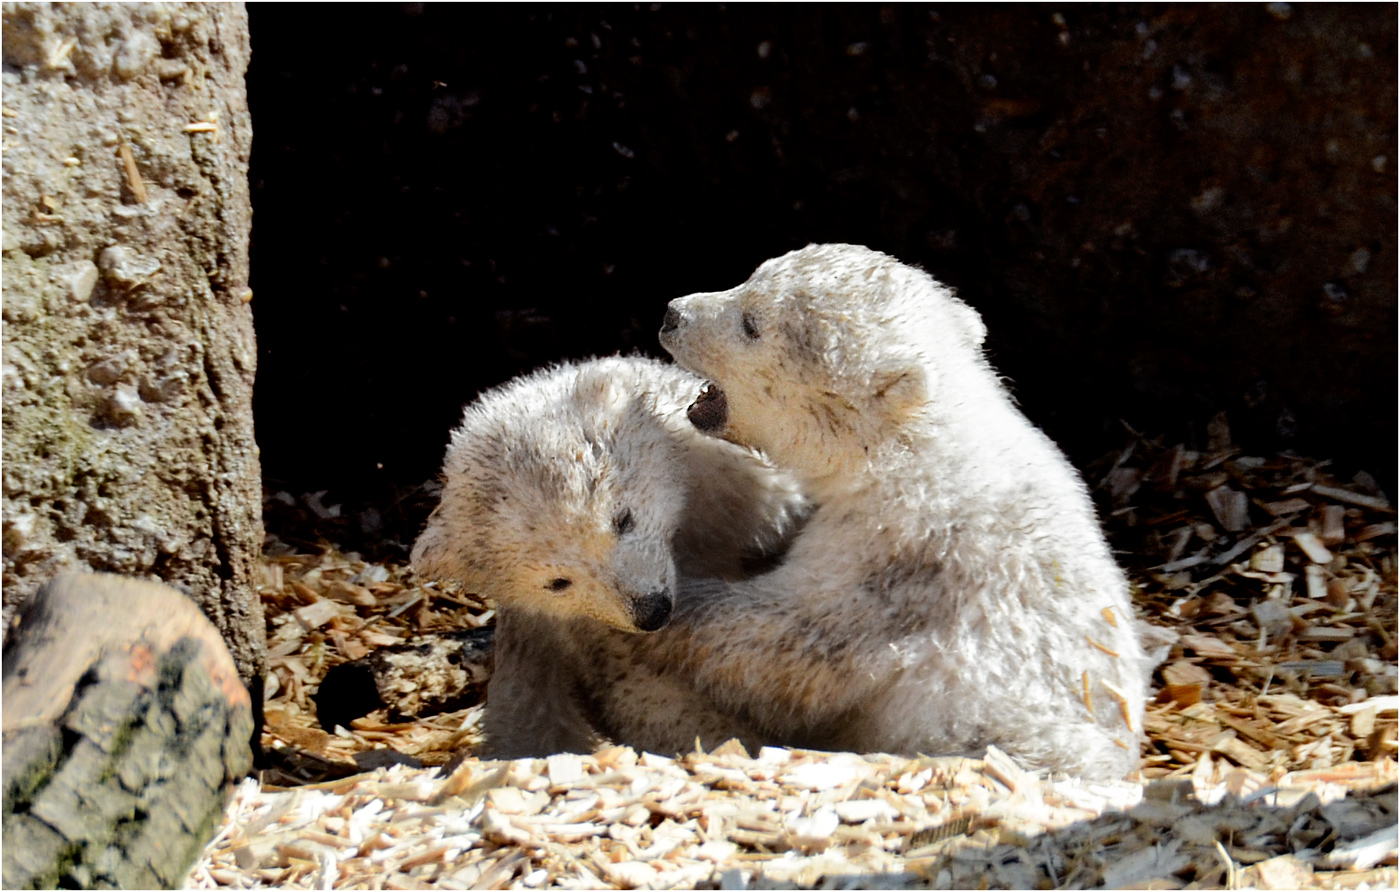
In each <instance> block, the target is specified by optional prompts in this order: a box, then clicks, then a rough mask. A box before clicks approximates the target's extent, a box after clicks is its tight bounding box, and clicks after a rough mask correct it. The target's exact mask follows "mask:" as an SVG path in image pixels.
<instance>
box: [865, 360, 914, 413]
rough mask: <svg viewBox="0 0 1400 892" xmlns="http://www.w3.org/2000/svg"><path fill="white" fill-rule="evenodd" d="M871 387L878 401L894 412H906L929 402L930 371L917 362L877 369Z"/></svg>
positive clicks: (872, 377)
mask: <svg viewBox="0 0 1400 892" xmlns="http://www.w3.org/2000/svg"><path fill="white" fill-rule="evenodd" d="M870 387H871V390H872V391H873V395H874V397H875V399H876V401H877V402H879V403H880V405H882V406H885V407H887V409H888V411H890V412H892V413H897V414H902V413H906V412H909V411H912V410H913V409H916V408H918V407H919V406H922V405H923V404H924V403H926V402H928V372H926V371H925V370H924V368H923V367H922V366H920V365H919V364H918V363H916V362H912V361H911V362H908V363H905V364H901V365H898V366H893V367H889V368H884V369H881V370H879V371H877V372H876V373H875V374H874V375H872V376H871V378H870Z"/></svg>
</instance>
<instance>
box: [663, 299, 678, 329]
mask: <svg viewBox="0 0 1400 892" xmlns="http://www.w3.org/2000/svg"><path fill="white" fill-rule="evenodd" d="M680 324H681V311H680V310H678V309H676V308H675V307H674V306H672V305H669V304H668V305H667V307H666V315H665V316H664V317H662V319H661V331H662V332H663V333H664V332H668V331H675V330H676V329H677V328H679V327H680Z"/></svg>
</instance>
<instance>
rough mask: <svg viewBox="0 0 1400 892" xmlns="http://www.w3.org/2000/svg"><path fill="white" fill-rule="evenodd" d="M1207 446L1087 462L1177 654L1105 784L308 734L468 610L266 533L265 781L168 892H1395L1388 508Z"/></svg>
mask: <svg viewBox="0 0 1400 892" xmlns="http://www.w3.org/2000/svg"><path fill="white" fill-rule="evenodd" d="M1210 434H1211V443H1210V449H1209V450H1208V451H1206V452H1192V451H1190V450H1187V449H1185V448H1184V447H1182V446H1170V447H1165V446H1163V445H1161V444H1160V443H1157V442H1153V441H1150V440H1147V439H1146V438H1143V437H1141V436H1137V435H1136V434H1134V435H1133V436H1132V438H1131V442H1130V443H1129V444H1128V445H1127V446H1125V448H1124V449H1122V450H1119V451H1117V452H1115V453H1113V454H1111V455H1108V456H1105V457H1104V458H1103V459H1102V460H1100V461H1099V462H1096V463H1094V464H1092V465H1091V466H1090V467H1089V469H1088V474H1087V476H1088V478H1089V479H1090V482H1091V485H1092V486H1093V488H1094V492H1095V496H1096V498H1097V499H1098V500H1099V504H1100V510H1101V513H1102V515H1103V517H1104V519H1105V523H1106V526H1107V527H1108V529H1109V532H1110V537H1111V539H1112V541H1113V543H1114V545H1115V547H1116V548H1118V549H1119V551H1120V554H1119V557H1120V559H1121V560H1122V561H1123V563H1124V565H1125V566H1126V567H1128V569H1129V571H1130V574H1131V576H1132V578H1133V582H1134V586H1135V592H1134V596H1135V603H1136V605H1137V607H1138V609H1139V611H1140V612H1141V614H1142V615H1143V616H1144V617H1146V618H1147V619H1148V620H1149V621H1150V622H1152V623H1153V624H1155V625H1157V626H1160V627H1162V628H1164V629H1169V630H1171V631H1172V632H1174V633H1176V635H1177V636H1178V640H1177V642H1176V643H1175V644H1174V645H1173V646H1172V648H1171V652H1170V655H1169V657H1168V658H1167V660H1166V662H1165V663H1164V664H1163V666H1162V667H1161V668H1160V669H1159V671H1158V673H1157V677H1156V679H1155V682H1156V684H1157V686H1158V688H1159V689H1160V694H1159V695H1158V697H1157V698H1156V700H1155V701H1154V702H1153V703H1152V704H1151V705H1150V706H1149V710H1148V715H1147V720H1146V731H1147V736H1148V739H1147V741H1146V743H1145V744H1144V747H1143V756H1144V761H1143V767H1142V769H1141V771H1140V772H1139V773H1138V774H1137V776H1135V777H1132V778H1129V779H1128V780H1126V781H1124V782H1122V783H1120V784H1113V785H1089V784H1084V783H1081V782H1078V781H1076V780H1074V779H1064V778H1058V779H1057V778H1045V777H1038V776H1034V775H1031V774H1028V773H1026V772H1024V771H1021V770H1020V769H1019V768H1017V767H1016V766H1015V764H1014V763H1012V762H1011V761H1010V760H1009V759H1007V758H1006V757H1005V756H1004V755H1003V754H1001V753H999V752H997V751H995V750H992V751H990V752H989V753H988V754H987V757H986V758H985V759H980V760H973V759H960V758H912V759H911V758H907V757H899V756H888V755H879V754H874V755H871V754H866V755H855V754H849V753H815V752H807V751H799V750H787V749H779V748H765V749H763V750H762V751H761V752H759V753H756V754H749V753H746V752H744V751H743V749H742V747H739V746H738V745H737V744H736V743H731V744H727V745H725V746H723V747H720V748H719V749H717V750H716V751H714V752H710V753H701V752H696V753H690V754H686V755H684V756H681V757H680V758H676V759H672V758H666V757H664V756H662V755H658V754H650V753H636V752H634V751H632V750H631V749H629V748H626V747H614V748H611V749H605V750H603V751H600V752H598V753H596V754H593V755H589V756H574V755H562V756H555V757H551V758H549V759H523V760H518V761H515V762H491V761H482V760H479V759H477V758H475V757H472V756H470V755H466V756H465V757H464V756H463V755H461V754H462V753H467V754H469V753H471V752H472V750H473V748H474V747H475V746H476V745H478V744H479V743H480V732H479V728H480V718H481V714H482V709H483V706H482V705H476V706H473V707H471V708H468V709H465V710H460V711H457V712H453V713H443V714H439V715H437V716H432V717H430V718H426V719H423V720H420V721H416V722H399V723H390V722H389V721H388V717H387V716H385V715H384V714H383V712H382V711H381V712H379V713H374V714H371V715H370V716H368V717H366V718H364V719H359V720H356V721H355V722H353V723H352V727H351V728H348V729H346V728H338V729H337V730H336V732H335V733H328V732H326V731H323V730H322V729H321V728H320V727H319V725H318V723H317V721H316V717H315V715H314V707H313V706H312V703H311V699H310V697H311V695H312V694H314V692H315V690H316V685H317V683H318V681H319V679H320V678H321V677H322V676H324V674H325V671H326V669H327V668H328V667H329V666H331V665H334V664H336V663H340V662H344V661H346V660H351V659H356V658H358V657H362V656H364V655H365V654H366V653H368V652H369V651H370V650H371V649H373V648H376V647H380V646H383V645H386V644H392V643H399V642H401V641H403V640H404V639H406V638H408V637H411V636H412V635H415V634H418V633H420V632H424V631H435V630H442V629H450V628H463V627H479V626H482V625H485V624H487V623H489V622H490V621H491V619H492V616H493V613H492V608H491V605H490V604H489V603H488V602H486V601H484V600H482V599H481V598H478V597H477V596H475V595H473V594H470V593H464V592H460V591H456V590H454V589H452V588H451V587H448V586H442V585H438V584H433V583H427V584H425V583H422V582H419V581H417V580H415V579H414V578H413V577H412V575H411V573H410V572H409V571H407V570H406V568H404V567H403V566H402V565H400V564H397V563H393V562H386V563H368V562H366V561H363V560H361V559H360V558H359V557H358V556H357V555H355V554H342V553H341V552H339V551H337V550H336V549H335V548H334V547H332V546H329V545H327V546H325V547H324V548H323V549H321V551H320V553H317V554H299V553H294V550H293V549H291V548H289V547H287V546H285V545H282V544H281V543H279V542H278V541H276V540H271V541H270V543H269V548H268V552H267V556H266V558H265V561H264V565H263V588H262V590H263V596H264V602H265V605H266V607H267V615H268V647H269V650H270V652H271V655H272V667H273V677H272V678H270V679H269V682H270V684H269V690H270V693H269V696H268V699H267V704H266V705H267V722H266V727H265V732H264V735H263V744H264V747H265V748H266V749H267V750H268V751H269V753H270V754H271V755H272V757H273V759H274V762H275V766H274V767H272V768H269V769H267V770H265V771H264V772H263V775H262V779H261V782H258V781H254V780H249V781H246V782H245V783H244V784H243V786H241V787H240V788H239V789H238V790H237V792H236V795H235V797H234V799H233V801H232V803H231V804H230V806H229V809H228V812H227V816H226V819H225V822H224V825H223V827H222V829H221V830H220V832H219V834H218V836H217V837H216V838H215V839H214V840H213V841H212V842H211V843H210V845H209V846H208V848H207V850H206V852H205V854H204V856H203V857H202V858H201V860H200V862H199V863H198V864H197V865H196V866H195V867H194V869H193V870H192V871H191V874H190V877H189V880H188V884H189V885H190V886H192V887H196V888H215V887H233V888H253V887H258V886H277V887H285V888H308V889H310V888H387V889H413V888H429V887H432V888H448V889H467V888H485V889H501V888H526V889H537V888H541V889H542V888H809V887H819V888H927V887H935V888H964V887H980V888H1085V887H1101V888H1160V889H1175V888H1241V887H1246V886H1249V887H1255V888H1349V889H1351V888H1394V887H1395V886H1396V885H1397V884H1400V876H1398V875H1397V871H1396V867H1395V864H1396V836H1397V830H1396V775H1397V768H1396V764H1397V763H1396V757H1397V753H1396V725H1397V703H1398V702H1400V697H1397V689H1396V674H1397V673H1396V555H1395V532H1396V531H1395V511H1394V509H1393V508H1392V507H1391V504H1390V502H1389V500H1388V499H1387V498H1386V497H1385V495H1384V494H1383V493H1381V492H1380V491H1379V490H1378V489H1377V487H1376V486H1375V483H1374V481H1373V480H1371V479H1370V478H1369V477H1367V476H1366V475H1364V474H1359V475H1357V476H1356V477H1355V478H1353V479H1351V480H1336V479H1334V478H1333V477H1332V476H1330V474H1329V465H1328V463H1326V462H1317V461H1311V460H1308V459H1304V458H1300V457H1297V456H1291V455H1283V456H1275V457H1272V458H1261V457H1252V456H1244V455H1241V454H1239V452H1238V450H1237V449H1236V448H1235V447H1233V446H1232V445H1231V443H1230V439H1229V433H1228V424H1227V423H1226V421H1225V419H1224V418H1223V417H1221V418H1217V419H1216V420H1215V421H1214V422H1212V425H1211V426H1210ZM277 498H280V499H282V500H283V501H286V500H287V499H288V498H290V497H289V496H287V495H286V494H281V495H279V496H277ZM313 498H314V497H313ZM317 501H318V504H317V505H316V507H320V508H322V510H325V509H324V506H320V505H319V500H317ZM317 513H320V512H317Z"/></svg>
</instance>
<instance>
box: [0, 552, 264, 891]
mask: <svg viewBox="0 0 1400 892" xmlns="http://www.w3.org/2000/svg"><path fill="white" fill-rule="evenodd" d="M4 665H5V672H4V765H3V773H4V846H3V852H4V859H3V860H4V864H3V873H4V885H5V887H6V888H10V889H13V888H53V887H54V886H55V884H57V885H58V886H60V887H63V888H81V889H92V888H102V887H108V888H123V889H138V888H170V887H172V886H175V885H177V884H178V883H179V882H180V879H181V877H182V876H183V875H184V873H185V871H186V870H187V869H188V867H189V865H190V863H191V862H192V861H193V860H194V858H195V857H196V856H197V855H198V853H199V850H200V849H201V847H203V845H204V844H205V843H206V842H208V840H209V837H210V835H211V834H212V832H213V830H214V828H215V827H217V826H218V823H219V818H220V817H221V816H222V814H223V808H224V805H225V804H226V803H227V801H228V795H229V792H230V790H231V788H232V784H233V782H234V781H236V780H237V779H238V778H240V777H242V776H243V775H244V774H246V773H247V771H248V769H249V768H250V767H251V765H252V753H251V750H250V747H249V738H250V736H251V734H252V731H253V712H252V703H251V701H250V699H249V697H248V691H247V690H246V689H245V688H244V687H243V685H241V684H240V683H239V681H238V670H237V668H236V667H235V666H234V663H233V659H232V657H230V656H229V652H228V649H227V648H226V647H225V646H224V643H223V641H222V639H221V638H220V636H219V633H218V631H217V630H215V629H214V627H213V626H212V625H211V624H210V623H209V621H208V620H207V619H205V617H204V616H203V614H201V613H200V611H199V609H198V608H196V607H195V606H194V604H192V603H191V602H190V601H189V600H188V599H186V598H185V597H184V596H183V595H181V594H179V593H178V592H176V591H174V590H172V589H170V588H167V587H165V586H159V585H154V584H152V583H148V582H138V581H135V580H129V579H123V578H121V577H117V576H109V575H101V576H99V575H76V574H75V575H65V576H61V577H59V578H58V579H56V580H55V581H54V582H52V583H50V584H48V585H46V586H44V587H43V588H41V589H40V590H39V592H38V593H37V594H36V595H35V596H34V597H33V598H32V599H30V601H29V602H28V603H27V604H26V606H25V608H24V611H23V613H22V614H21V616H20V618H19V621H18V622H17V624H16V626H15V629H14V631H13V632H12V633H11V635H10V639H9V641H8V642H7V643H6V646H5V655H4Z"/></svg>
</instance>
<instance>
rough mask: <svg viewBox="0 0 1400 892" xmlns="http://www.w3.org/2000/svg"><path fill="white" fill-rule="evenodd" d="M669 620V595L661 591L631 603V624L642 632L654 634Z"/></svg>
mask: <svg viewBox="0 0 1400 892" xmlns="http://www.w3.org/2000/svg"><path fill="white" fill-rule="evenodd" d="M670 618H671V593H670V592H668V591H666V590H665V589H662V590H661V591H659V592H652V593H651V594H649V595H643V596H642V597H640V598H638V599H636V600H635V601H633V602H632V622H633V623H635V624H636V626H637V628H638V629H641V630H642V631H643V632H655V631H656V630H657V629H659V628H661V627H662V626H664V625H666V621H667V620H669V619H670Z"/></svg>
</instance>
